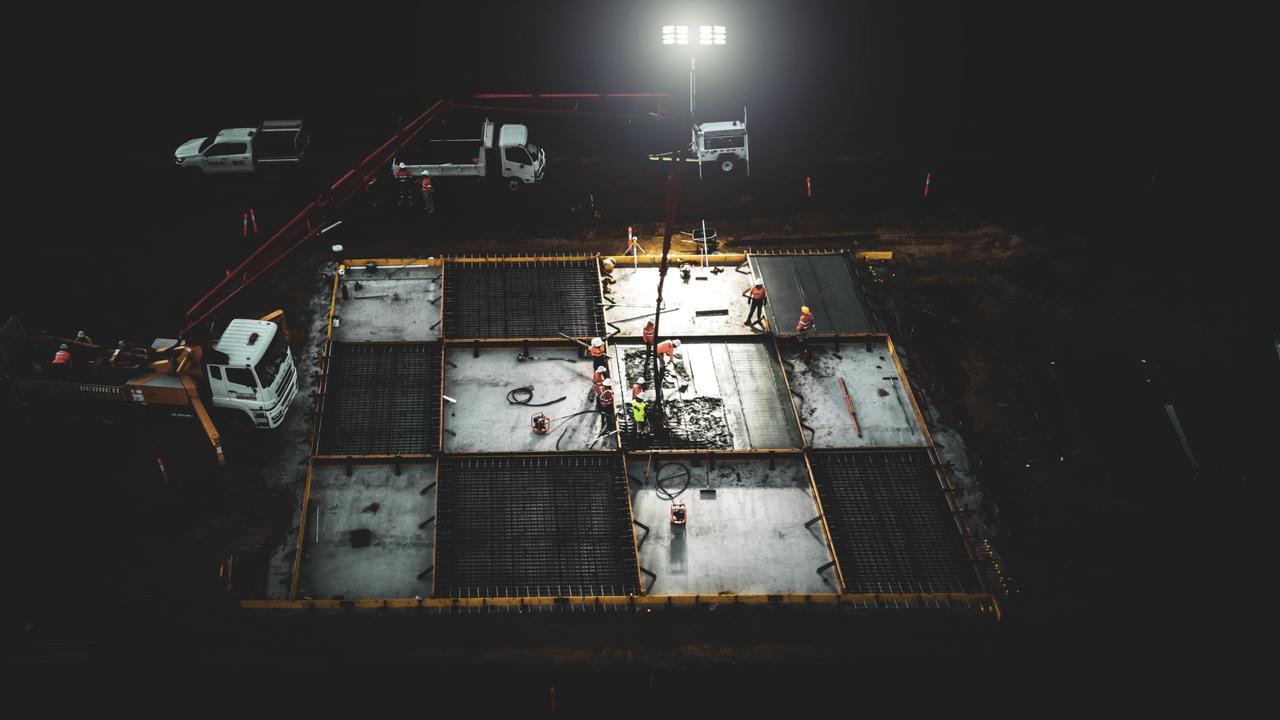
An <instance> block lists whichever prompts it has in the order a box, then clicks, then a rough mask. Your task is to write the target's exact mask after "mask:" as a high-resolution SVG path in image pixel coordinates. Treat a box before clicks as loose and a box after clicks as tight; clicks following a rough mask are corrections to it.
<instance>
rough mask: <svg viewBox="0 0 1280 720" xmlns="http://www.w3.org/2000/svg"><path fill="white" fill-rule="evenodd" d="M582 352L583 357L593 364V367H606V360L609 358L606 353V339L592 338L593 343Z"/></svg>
mask: <svg viewBox="0 0 1280 720" xmlns="http://www.w3.org/2000/svg"><path fill="white" fill-rule="evenodd" d="M580 352H582V357H584V358H586V359H588V360H590V361H591V362H592V367H599V366H601V365H604V360H605V358H607V357H609V355H608V353H606V352H605V345H604V339H603V338H598V337H593V338H591V342H590V343H589V344H588V345H587V346H586V348H584V349H583V351H580Z"/></svg>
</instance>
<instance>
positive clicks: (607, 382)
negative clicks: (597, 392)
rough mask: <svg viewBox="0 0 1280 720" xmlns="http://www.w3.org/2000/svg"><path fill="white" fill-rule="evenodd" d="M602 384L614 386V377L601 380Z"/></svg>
mask: <svg viewBox="0 0 1280 720" xmlns="http://www.w3.org/2000/svg"><path fill="white" fill-rule="evenodd" d="M600 384H601V385H603V386H605V387H613V378H605V379H604V380H602V381H600Z"/></svg>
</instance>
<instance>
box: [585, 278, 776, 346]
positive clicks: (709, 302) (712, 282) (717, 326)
mask: <svg viewBox="0 0 1280 720" xmlns="http://www.w3.org/2000/svg"><path fill="white" fill-rule="evenodd" d="M713 270H720V272H712V271H713ZM744 271H745V268H744ZM613 277H614V282H613V283H612V284H611V285H610V290H609V292H608V293H607V294H606V295H605V299H606V300H609V301H611V302H613V303H616V304H615V305H606V306H605V312H604V319H605V322H606V323H612V325H610V328H609V330H610V332H612V331H614V330H618V331H620V334H619V336H620V337H640V334H641V332H642V331H643V330H644V325H645V323H646V322H648V321H649V320H650V319H651V318H652V317H653V311H654V303H655V302H656V300H657V297H658V268H655V267H642V268H639V269H633V268H630V267H625V266H619V267H617V268H615V269H614V271H613ZM750 287H751V275H750V274H743V273H741V272H738V271H736V270H735V269H734V267H733V266H732V265H730V266H714V267H705V268H704V267H694V268H692V272H691V273H690V279H689V280H688V281H687V282H686V281H684V280H681V278H680V272H679V268H678V267H672V268H671V269H669V270H668V271H667V281H666V283H665V284H664V285H663V288H662V296H663V301H664V309H666V312H664V313H662V321H661V323H659V329H660V330H661V331H662V336H663V337H664V338H674V337H683V336H686V335H689V336H693V335H702V336H709V335H753V334H756V333H762V332H764V328H763V326H757V327H756V329H753V328H749V327H746V326H745V325H743V324H742V323H743V322H744V321H745V320H746V318H747V310H748V305H747V300H746V299H745V298H744V297H743V296H742V293H743V292H744V291H746V290H747V289H748V288H750ZM722 311H723V312H722ZM721 313H722V314H721ZM637 315H644V317H636V316H637ZM628 318H630V319H628Z"/></svg>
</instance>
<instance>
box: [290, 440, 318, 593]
mask: <svg viewBox="0 0 1280 720" xmlns="http://www.w3.org/2000/svg"><path fill="white" fill-rule="evenodd" d="M314 465H315V461H314V459H308V460H307V484H306V486H305V487H304V488H303V491H302V519H301V520H300V521H299V523H298V546H297V548H296V549H295V550H294V554H293V571H292V572H291V573H290V574H289V598H290V599H291V600H292V599H293V598H296V597H298V573H299V571H300V570H302V548H303V545H305V544H306V538H307V516H308V515H310V512H308V511H309V510H310V508H311V475H312V467H313V466H314Z"/></svg>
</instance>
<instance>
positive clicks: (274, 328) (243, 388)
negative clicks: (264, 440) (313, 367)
mask: <svg viewBox="0 0 1280 720" xmlns="http://www.w3.org/2000/svg"><path fill="white" fill-rule="evenodd" d="M205 376H206V378H207V379H208V382H209V394H210V396H211V399H212V401H213V406H214V407H215V408H223V409H224V410H230V411H233V412H241V413H243V414H244V415H246V416H247V417H248V418H249V421H250V422H251V423H252V424H253V426H254V427H259V428H274V427H277V426H279V425H280V423H282V422H284V417H285V414H286V413H287V412H288V410H289V405H290V404H291V403H292V402H293V398H294V396H295V395H296V394H297V392H298V377H297V370H296V369H295V367H294V363H293V355H292V353H291V352H290V351H289V344H288V343H286V342H285V340H284V336H283V334H282V333H281V332H280V327H279V326H278V325H276V324H275V323H273V322H270V321H267V320H245V319H237V320H232V321H231V323H230V324H229V325H228V326H227V329H226V330H225V331H223V333H222V336H221V337H220V338H218V340H217V341H216V342H214V343H213V345H212V349H211V350H210V351H209V352H207V353H206V354H205Z"/></svg>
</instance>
